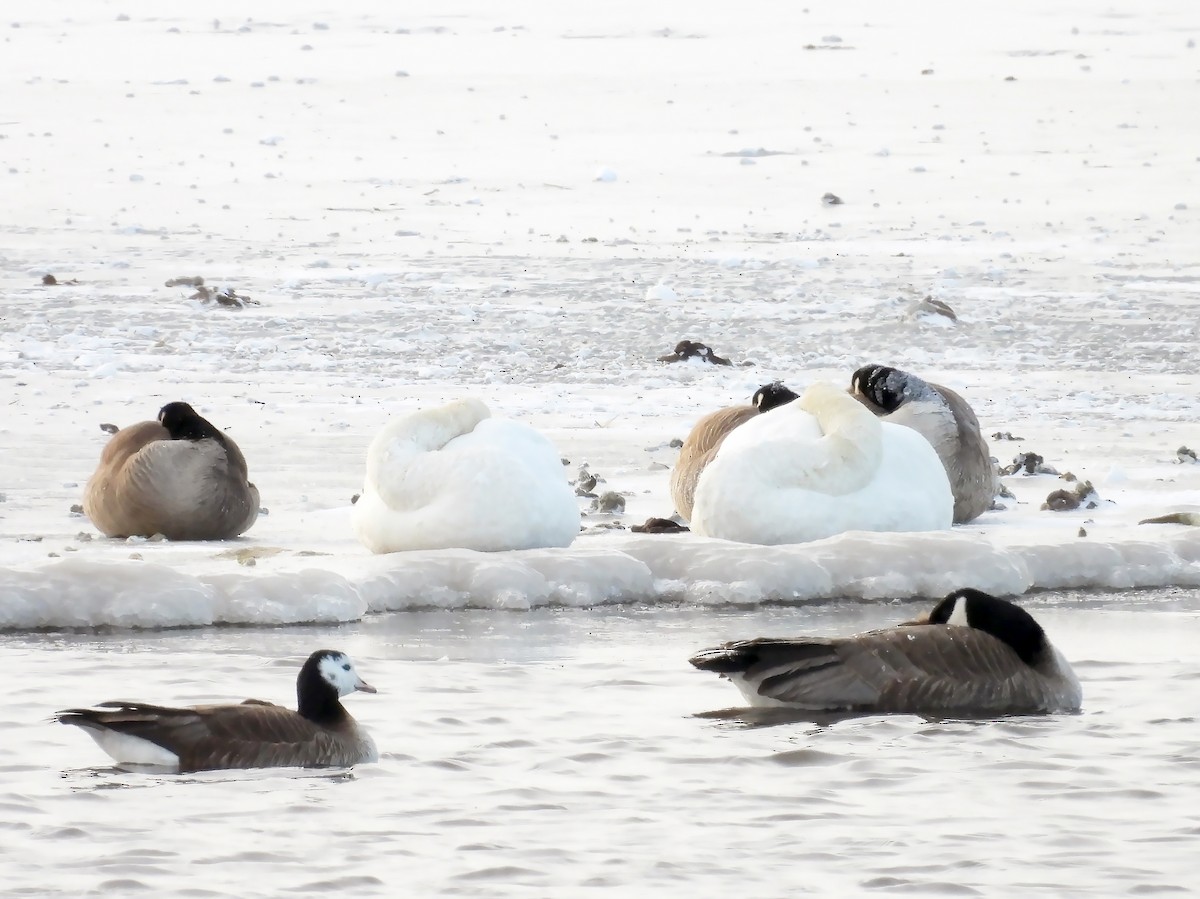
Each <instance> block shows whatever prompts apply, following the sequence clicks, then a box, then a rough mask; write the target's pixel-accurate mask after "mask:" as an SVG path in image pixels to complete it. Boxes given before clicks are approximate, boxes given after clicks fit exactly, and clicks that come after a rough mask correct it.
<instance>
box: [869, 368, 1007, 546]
mask: <svg viewBox="0 0 1200 899" xmlns="http://www.w3.org/2000/svg"><path fill="white" fill-rule="evenodd" d="M850 393H851V394H852V395H853V396H854V398H855V399H856V400H858V401H859V402H861V403H862V404H863V405H864V406H866V407H867V408H868V409H870V410H871V411H872V412H874V413H875V414H876V415H878V416H879V417H880V418H881V419H883V420H884V421H887V422H891V423H892V424H898V425H904V426H905V427H908V428H912V429H913V430H914V431H916V432H917V433H918V434H920V435H922V436H923V437H924V438H925V439H926V440H928V441H929V443H930V444H931V445H932V446H933V448H934V450H936V451H937V454H938V458H939V459H941V460H942V465H943V466H944V467H945V469H946V477H947V478H949V479H950V489H951V490H952V491H953V493H954V523H955V524H964V523H966V522H968V521H973V520H974V519H976V518H978V517H979V516H980V515H982V514H983V513H984V512H986V511H987V510H988V509H990V508H991V505H992V500H993V499H994V498H995V496H996V473H995V467H994V466H993V465H992V453H991V450H990V449H989V448H988V444H987V440H986V439H984V436H983V433H982V432H981V431H980V430H979V419H978V418H976V417H975V411H974V410H973V409H972V408H971V405H970V403H968V402H967V401H966V400H965V399H963V398H962V397H961V396H959V395H958V394H957V393H955V392H954V391H953V390H951V389H950V388H949V387H943V386H941V385H940V384H931V383H929V382H928V381H923V380H921V379H920V378H918V377H917V376H916V375H914V374H910V373H909V372H906V371H901V370H900V369H898V368H891V367H890V366H886V365H864V366H863V367H862V368H860V369H859V370H858V371H856V372H855V373H854V375H853V377H852V378H851V379H850Z"/></svg>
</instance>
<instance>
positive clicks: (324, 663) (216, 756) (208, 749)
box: [55, 649, 379, 773]
mask: <svg viewBox="0 0 1200 899" xmlns="http://www.w3.org/2000/svg"><path fill="white" fill-rule="evenodd" d="M356 690H361V691H362V692H365V693H374V692H375V688H374V687H372V686H371V685H370V684H368V683H367V682H366V681H364V680H363V679H362V678H361V677H359V676H358V672H357V671H356V670H355V668H354V663H353V662H351V661H350V657H349V656H347V655H346V654H345V653H343V652H338V651H336V650H332V649H321V650H318V651H317V652H314V653H313V654H312V655H310V656H309V657H308V660H307V661H306V662H305V663H304V665H303V667H301V669H300V674H299V676H298V677H297V678H296V697H297V710H296V711H292V710H291V709H287V708H284V707H283V706H279V705H275V704H274V703H270V702H263V701H262V700H258V699H247V700H246V701H244V702H242V703H238V704H236V705H234V704H231V705H201V706H190V707H186V708H175V707H170V706H159V705H151V704H149V703H143V702H102V703H100V704H99V705H98V706H97V707H96V708H93V709H66V710H64V711H61V712H58V713H57V714H56V715H55V719H56V720H57V721H59V722H61V723H63V724H73V725H75V726H76V727H81V728H83V730H85V731H86V732H87V733H88V735H89V736H91V737H92V739H94V740H95V741H96V742H97V743H98V744H99V745H100V748H101V749H103V750H104V751H105V752H107V753H108V754H109V755H110V756H112V757H113V759H115V760H116V761H117V762H118V763H119V764H124V765H152V766H155V767H165V768H172V769H175V770H178V771H180V772H181V773H182V772H189V771H208V770H215V769H226V768H276V767H298V768H322V767H337V768H343V767H350V766H351V765H357V764H360V763H363V762H374V761H378V760H379V752H378V750H376V748H375V743H374V741H373V740H372V739H371V738H370V736H368V735H367V733H366V732H365V731H364V730H363V729H362V728H361V727H359V725H358V723H357V722H355V720H354V719H353V718H352V717H351V716H350V713H349V712H347V711H346V709H345V708H344V707H343V706H342V703H341V701H340V700H341V697H343V696H347V695H349V694H350V693H353V692H355V691H356Z"/></svg>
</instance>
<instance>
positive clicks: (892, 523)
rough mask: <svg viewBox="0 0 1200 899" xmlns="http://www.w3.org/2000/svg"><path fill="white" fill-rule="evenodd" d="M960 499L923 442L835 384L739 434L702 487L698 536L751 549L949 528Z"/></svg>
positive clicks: (814, 389) (695, 517) (816, 387)
mask: <svg viewBox="0 0 1200 899" xmlns="http://www.w3.org/2000/svg"><path fill="white" fill-rule="evenodd" d="M953 505H954V503H953V497H952V496H951V493H950V485H949V483H948V481H947V479H946V472H945V470H944V469H943V468H942V465H941V462H940V461H939V460H938V457H937V454H936V453H935V452H934V451H933V448H932V447H931V446H930V445H929V442H928V441H926V440H925V439H924V438H923V437H921V435H919V434H917V433H916V432H915V431H913V430H911V429H909V428H904V427H901V426H899V425H892V424H888V423H886V422H881V421H879V420H878V419H877V418H876V417H875V416H874V415H872V414H871V413H870V412H869V411H868V410H867V409H866V408H865V407H864V406H863V405H862V404H860V403H859V402H857V401H856V400H855V399H854V398H853V397H852V396H850V395H849V394H848V393H846V391H844V390H841V389H839V388H838V387H836V386H834V385H833V384H830V383H827V382H817V383H814V384H813V385H812V386H810V387H809V388H808V389H807V390H806V391H805V392H804V395H803V396H801V398H800V399H799V400H798V401H796V402H794V403H789V404H787V405H784V406H782V407H780V408H779V409H776V410H774V411H773V412H772V413H771V414H770V415H759V416H756V417H754V418H752V419H750V420H748V421H746V422H745V423H743V424H742V425H740V426H739V427H738V428H737V429H736V430H734V431H733V432H731V433H730V434H729V435H728V436H727V437H726V438H725V440H724V441H723V442H722V444H721V446H720V447H719V449H718V450H717V452H716V455H715V456H714V458H713V459H712V461H711V462H710V463H709V464H708V465H707V466H706V467H705V469H704V471H703V472H702V474H701V475H700V478H699V480H698V482H697V485H696V502H695V506H694V509H693V514H692V522H691V524H692V530H693V531H694V532H695V533H698V534H701V535H703V536H709V537H722V538H724V539H727V540H737V541H740V542H742V543H760V544H780V543H802V542H806V541H809V540H818V539H821V538H823V537H830V536H833V535H834V534H839V533H842V532H843V531H850V530H865V531H927V530H941V529H945V528H948V527H950V524H951V516H952V511H953Z"/></svg>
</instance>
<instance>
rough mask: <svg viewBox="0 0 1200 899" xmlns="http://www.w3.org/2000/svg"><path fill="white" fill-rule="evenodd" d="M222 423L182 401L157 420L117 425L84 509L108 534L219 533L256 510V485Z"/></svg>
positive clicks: (233, 530) (243, 523) (247, 520)
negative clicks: (210, 419)
mask: <svg viewBox="0 0 1200 899" xmlns="http://www.w3.org/2000/svg"><path fill="white" fill-rule="evenodd" d="M246 477H247V469H246V459H245V457H244V456H243V455H242V452H241V450H239V449H238V447H237V444H236V443H234V442H233V440H232V439H231V438H230V437H229V436H228V435H227V434H225V433H224V432H223V431H221V430H219V429H218V428H216V427H214V426H213V425H212V423H210V422H209V421H208V420H206V419H204V418H202V417H200V415H198V414H197V413H196V410H195V409H193V408H192V407H191V406H189V405H188V404H187V403H168V404H167V405H165V406H163V407H162V409H161V410H160V411H159V413H158V421H143V422H139V423H138V424H135V425H130V426H129V427H127V428H121V429H120V430H118V431H117V432H116V433H115V434H113V436H112V437H111V438H110V439H109V441H108V443H107V444H105V446H104V451H103V452H102V453H101V454H100V464H99V465H98V466H97V468H96V471H95V473H94V474H93V475H92V477H91V478H90V479H89V480H88V483H87V487H86V489H85V490H84V495H83V510H84V512H86V513H87V516H88V517H89V518H90V519H91V520H92V523H93V524H94V525H95V526H96V528H97V529H98V530H99V531H101V532H102V533H103V534H105V536H108V537H134V536H140V537H151V536H153V535H155V534H162V535H163V536H164V537H167V538H168V539H170V540H223V539H226V538H229V537H236V536H238V534H241V533H243V532H244V531H246V530H247V529H248V528H249V527H250V526H251V525H252V524H254V521H255V519H256V518H257V517H258V502H259V496H258V488H257V487H255V486H254V485H253V484H251V483H250V482H249V481H248V480H247V479H246Z"/></svg>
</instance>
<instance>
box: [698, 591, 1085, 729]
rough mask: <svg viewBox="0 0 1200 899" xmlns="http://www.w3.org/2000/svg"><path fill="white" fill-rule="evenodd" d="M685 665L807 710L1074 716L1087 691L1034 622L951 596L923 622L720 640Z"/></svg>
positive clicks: (979, 596)
mask: <svg viewBox="0 0 1200 899" xmlns="http://www.w3.org/2000/svg"><path fill="white" fill-rule="evenodd" d="M691 663H692V664H693V665H695V666H696V667H697V668H700V669H702V670H705V671H715V672H717V673H718V674H722V675H724V676H726V677H728V678H729V679H730V680H732V681H733V682H734V683H735V684H736V685H737V687H738V689H740V690H741V691H742V695H743V696H745V697H746V700H747V701H748V702H749V703H750V704H751V705H754V706H784V707H788V708H796V709H804V710H807V711H845V712H909V713H914V714H929V715H1004V714H1014V715H1015V714H1026V713H1032V712H1072V711H1076V710H1077V709H1078V708H1079V705H1080V702H1081V701H1082V698H1083V692H1082V690H1081V688H1080V686H1079V681H1078V680H1077V679H1076V677H1075V673H1074V671H1072V670H1071V666H1070V664H1069V663H1068V662H1067V661H1066V659H1064V658H1063V656H1062V655H1061V654H1060V653H1059V651H1058V650H1057V649H1055V648H1054V646H1053V645H1052V644H1051V643H1050V641H1049V640H1048V639H1047V638H1046V633H1045V631H1043V630H1042V628H1041V625H1039V624H1038V623H1037V622H1036V621H1034V620H1033V616H1032V615H1030V614H1029V613H1028V612H1026V611H1025V610H1024V609H1022V608H1021V607H1020V606H1017V605H1015V604H1013V603H1011V602H1008V601H1007V600H1003V599H997V598H996V597H994V596H989V595H988V594H986V593H983V592H981V591H979V590H973V589H970V588H964V589H961V590H955V591H954V592H953V593H951V594H949V595H948V596H947V597H946V598H945V599H943V600H941V602H939V603H938V604H937V605H936V606H934V608H933V610H932V611H931V612H930V613H929V615H928V616H926V617H925V618H923V619H921V620H918V621H912V622H907V623H905V624H901V625H897V626H895V627H889V628H884V629H882V630H877V631H868V632H867V633H865V634H857V635H855V636H852V637H801V638H799V639H795V640H776V639H770V638H766V637H764V638H760V639H758V640H742V641H738V642H734V643H726V644H725V645H723V646H719V647H716V648H714V649H707V650H705V651H703V652H701V653H698V654H697V655H695V656H693V657H692V659H691Z"/></svg>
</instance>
